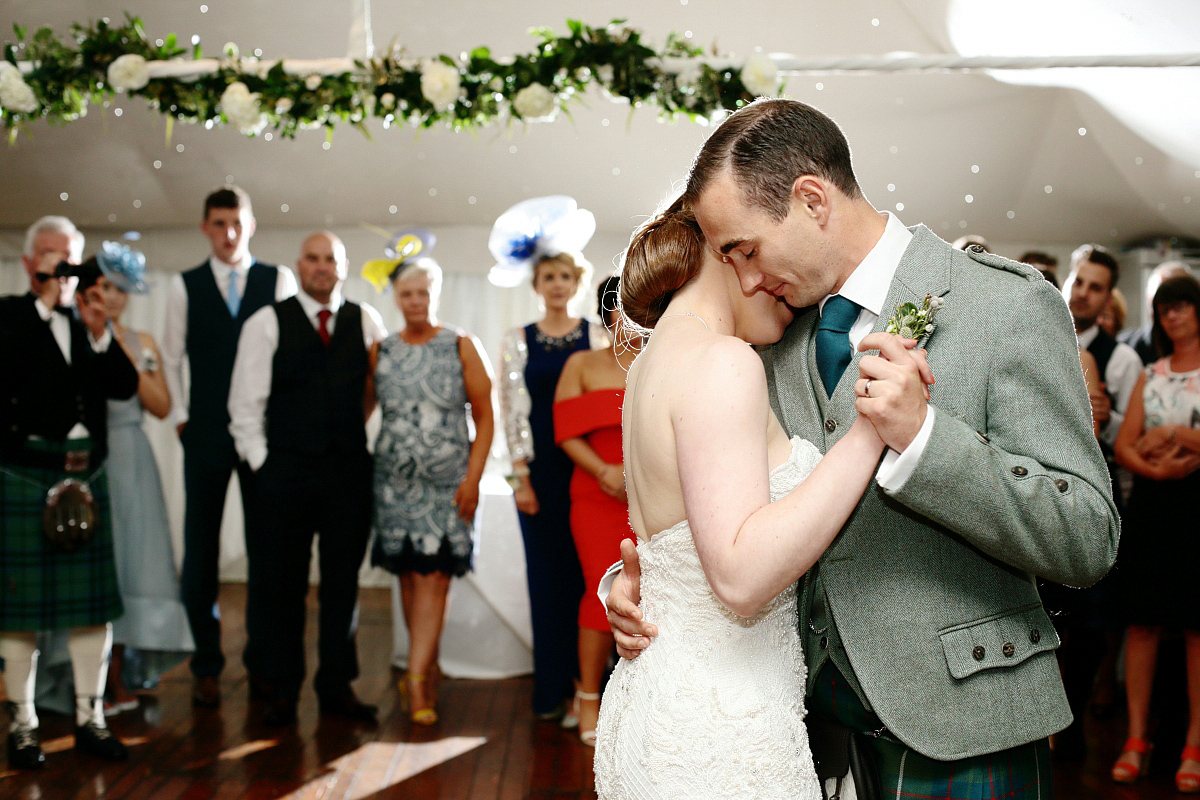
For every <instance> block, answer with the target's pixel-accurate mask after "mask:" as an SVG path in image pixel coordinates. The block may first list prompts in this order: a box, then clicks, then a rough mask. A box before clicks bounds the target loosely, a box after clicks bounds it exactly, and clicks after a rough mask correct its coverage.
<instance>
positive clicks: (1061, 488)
mask: <svg viewBox="0 0 1200 800" xmlns="http://www.w3.org/2000/svg"><path fill="white" fill-rule="evenodd" d="M684 198H685V202H687V203H688V204H689V205H690V206H691V208H692V209H693V211H694V212H695V215H696V218H697V221H698V222H699V224H700V227H701V229H702V230H703V232H704V236H705V239H706V240H707V242H708V244H709V246H710V247H711V248H713V249H714V250H715V251H717V253H718V254H720V255H721V256H722V257H723V258H724V260H725V261H726V262H727V263H729V264H730V265H731V266H732V268H733V269H734V270H736V271H737V274H738V277H739V279H740V281H741V285H742V289H743V291H745V292H754V291H757V290H760V289H761V290H765V291H768V292H771V293H773V294H775V295H777V296H779V297H782V298H783V299H785V300H786V301H787V302H788V303H789V304H790V305H792V306H794V307H796V308H799V309H802V311H801V312H800V313H799V314H798V316H797V317H796V319H795V321H794V322H793V323H792V325H791V326H790V327H789V329H788V331H787V332H786V333H785V335H784V338H783V339H782V340H781V341H780V342H779V343H778V344H776V345H775V346H774V347H773V348H772V349H771V350H769V351H767V352H765V353H764V356H763V358H764V362H765V366H766V371H767V378H768V382H769V387H770V391H771V402H772V406H773V407H774V410H775V413H776V414H777V415H778V416H779V419H780V421H781V422H782V423H783V425H784V428H786V429H787V431H788V433H789V435H792V436H797V435H798V436H802V437H804V438H806V439H808V440H810V441H812V442H814V443H815V444H817V446H818V447H820V448H821V449H822V450H823V451H824V450H828V448H830V447H832V446H833V444H834V443H835V442H837V440H838V439H839V438H840V437H841V435H842V434H843V433H844V432H845V431H847V430H849V428H850V424H851V422H853V420H854V417H855V414H856V413H861V414H864V415H866V416H868V417H869V418H870V419H871V421H872V422H873V423H874V424H875V426H876V427H877V428H878V430H879V432H880V435H881V437H882V438H883V440H884V441H885V442H886V443H887V445H888V447H889V450H888V453H887V455H886V456H885V457H884V459H883V462H882V464H881V466H880V469H879V471H878V472H877V474H876V480H875V481H874V482H873V483H872V485H871V486H870V487H869V488H868V490H867V492H866V494H865V495H864V497H863V499H862V500H861V501H860V503H859V506H858V508H857V510H856V511H855V512H854V514H853V515H852V516H851V518H850V521H849V522H848V523H847V524H846V527H845V528H844V529H843V530H842V532H841V533H840V534H839V536H838V538H837V539H835V540H834V542H833V544H832V545H830V547H829V549H828V550H827V551H826V552H825V554H824V555H823V556H822V557H821V559H820V561H819V562H818V563H817V564H816V565H814V566H813V568H812V569H811V570H810V571H809V573H808V574H807V575H806V576H805V577H804V579H803V583H802V587H801V589H802V592H801V597H800V601H799V602H800V625H801V635H802V637H803V641H804V650H805V657H806V659H807V661H808V686H807V692H808V695H809V701H808V706H809V709H810V713H812V714H814V715H820V716H825V717H827V718H831V719H834V720H836V721H837V722H840V723H842V724H843V725H847V726H849V727H851V728H853V729H855V730H857V731H858V732H860V733H863V734H867V735H868V736H869V737H870V738H869V742H870V748H871V750H872V751H873V754H874V760H875V762H876V764H877V767H878V771H879V773H880V780H881V784H882V788H883V792H884V794H885V795H886V796H892V795H893V793H894V792H895V793H903V795H904V796H926V797H938V798H954V797H960V796H963V797H965V796H972V797H974V796H983V797H1001V796H1003V797H1010V798H1024V797H1030V798H1033V797H1048V796H1049V795H1050V764H1049V760H1048V746H1047V744H1046V740H1047V737H1048V736H1049V735H1050V734H1052V733H1054V732H1055V731H1058V730H1061V729H1062V728H1064V727H1065V726H1066V725H1067V724H1068V723H1069V722H1070V720H1071V714H1070V711H1069V709H1068V707H1067V700H1066V697H1065V695H1064V693H1063V688H1062V681H1061V679H1060V678H1059V673H1058V667H1057V664H1056V662H1055V658H1054V649H1055V648H1056V647H1057V646H1058V639H1057V636H1056V635H1055V633H1054V627H1053V625H1052V624H1051V623H1050V620H1049V618H1048V617H1047V616H1046V613H1045V611H1043V609H1042V606H1041V602H1040V601H1039V599H1038V594H1037V590H1036V589H1035V587H1034V577H1033V576H1035V575H1039V576H1042V577H1045V578H1047V579H1049V580H1052V581H1056V582H1059V583H1065V584H1068V585H1071V586H1086V585H1089V584H1091V583H1094V582H1096V581H1097V580H1099V579H1100V577H1102V576H1103V575H1104V573H1105V572H1106V571H1107V570H1108V568H1109V567H1110V566H1111V564H1112V562H1113V559H1114V558H1115V555H1116V548H1117V537H1118V523H1117V516H1116V511H1115V509H1114V507H1113V503H1112V498H1111V491H1110V486H1109V479H1108V473H1107V471H1106V469H1105V466H1104V459H1103V457H1102V456H1101V454H1100V450H1099V448H1098V446H1097V445H1096V440H1095V439H1094V437H1093V436H1092V428H1091V415H1090V412H1089V406H1088V395H1087V390H1086V388H1085V387H1084V382H1083V376H1082V373H1081V371H1080V368H1079V357H1078V351H1077V344H1076V341H1075V335H1074V330H1073V327H1072V323H1071V317H1070V315H1069V314H1068V313H1067V309H1066V307H1065V306H1064V304H1063V302H1062V298H1061V297H1060V296H1059V295H1058V294H1057V293H1056V292H1055V291H1054V290H1053V288H1052V287H1051V286H1050V285H1049V284H1048V283H1046V282H1045V281H1044V280H1043V279H1042V277H1041V276H1040V275H1039V274H1038V273H1037V272H1035V271H1034V270H1033V269H1031V268H1029V267H1026V266H1024V265H1022V264H1017V263H1014V262H1011V261H1008V260H1006V259H1003V258H1000V257H998V256H994V255H991V254H988V253H986V252H983V251H981V250H978V249H976V248H972V249H971V250H969V251H967V252H961V251H956V250H953V249H952V248H951V247H950V245H948V244H947V243H945V242H944V241H942V240H941V239H939V238H938V237H937V236H935V235H934V234H933V233H931V232H930V231H929V230H928V229H927V228H925V227H923V226H917V227H915V228H912V229H906V228H905V227H904V226H903V225H901V224H900V222H899V221H898V220H897V219H896V218H895V217H894V216H892V215H890V214H881V213H879V212H877V211H876V210H875V209H874V208H873V207H872V206H871V205H870V203H869V202H868V201H867V200H866V198H865V197H864V196H863V194H862V192H861V190H860V189H859V187H858V184H857V181H856V179H855V177H854V173H853V170H852V168H851V163H850V149H849V145H848V144H847V142H846V140H845V137H844V136H843V135H842V132H841V130H840V129H839V128H838V127H837V125H836V124H835V123H834V122H833V120H831V119H829V118H828V117H826V116H824V115H823V114H821V113H820V112H818V111H816V110H815V109H813V108H811V107H809V106H806V105H804V104H803V103H799V102H795V101H790V100H762V101H758V102H756V103H753V104H751V105H750V106H748V107H747V108H744V109H742V110H740V111H738V112H737V113H735V114H733V115H732V116H730V117H729V118H728V119H727V120H726V121H725V122H724V123H723V124H722V125H721V126H720V128H718V129H717V130H716V131H715V132H714V133H713V135H712V136H711V137H710V138H709V139H708V141H707V142H706V143H705V145H704V147H703V148H702V149H701V151H700V153H699V155H698V156H697V158H696V160H695V162H694V163H693V166H692V172H691V175H690V177H689V180H688V186H687V190H686V192H685V195H684ZM927 295H931V296H932V297H934V298H942V300H943V305H942V308H941V309H940V310H939V311H938V312H937V314H936V316H935V318H934V320H933V325H934V329H933V331H932V332H931V333H929V334H927V339H928V341H927V342H923V346H925V347H926V348H927V349H928V360H929V364H930V366H931V367H932V369H933V372H934V375H935V376H936V379H937V385H936V386H934V387H932V390H931V391H932V399H931V400H930V401H928V402H927V401H926V397H925V392H924V388H925V387H924V386H923V385H922V382H921V380H920V378H919V376H918V370H917V363H916V361H915V359H914V357H913V356H912V355H910V354H909V352H908V351H906V350H904V349H903V348H901V347H898V346H896V345H894V340H892V339H890V338H889V337H886V336H882V335H880V334H881V333H882V332H883V331H884V330H885V329H886V327H887V321H888V318H889V317H890V316H891V314H892V312H893V310H894V309H895V308H896V306H897V305H898V304H900V303H906V302H911V303H915V304H917V305H918V306H919V305H920V304H921V302H922V300H923V299H924V298H925V297H926V296H927ZM869 350H881V355H864V353H863V351H869ZM623 556H624V557H625V569H624V570H623V571H622V572H621V574H620V575H619V576H618V577H617V578H616V581H615V582H614V584H613V588H612V592H611V593H610V594H609V597H608V600H607V604H608V608H609V620H610V622H611V623H612V625H613V628H614V633H615V634H616V636H617V643H618V647H619V649H620V650H621V652H622V655H625V656H627V657H631V656H635V655H636V653H637V651H638V650H640V649H641V648H643V647H645V646H647V645H648V644H649V642H650V639H649V637H650V636H652V635H654V634H655V633H656V631H655V629H654V627H653V626H652V625H649V624H647V623H644V622H642V621H641V620H640V619H639V618H638V617H640V612H637V611H636V608H635V604H636V602H637V601H638V598H639V586H638V580H639V571H638V568H637V560H636V554H634V553H633V552H632V547H629V548H628V549H627V550H624V551H623ZM981 784H982V786H983V789H984V794H982V795H978V794H973V792H975V791H977V790H978V788H979V787H980V785H981ZM962 792H967V794H961V793H962ZM897 796H900V795H899V794H897Z"/></svg>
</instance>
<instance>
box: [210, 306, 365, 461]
mask: <svg viewBox="0 0 1200 800" xmlns="http://www.w3.org/2000/svg"><path fill="white" fill-rule="evenodd" d="M296 299H297V300H299V301H300V306H301V307H302V308H303V309H304V313H305V314H306V315H307V316H308V319H309V321H310V322H311V323H312V325H313V328H314V329H317V330H320V320H319V319H318V315H319V314H320V313H321V311H323V310H328V311H330V312H332V316H330V318H329V322H328V324H327V328H328V330H329V333H330V335H332V334H333V329H334V325H335V320H336V319H337V312H338V309H340V308H341V307H342V303H344V302H345V300H343V298H342V293H341V292H340V291H338V290H334V292H333V295H332V296H331V297H330V298H329V302H328V303H326V304H324V305H322V304H321V303H318V302H317V301H316V300H314V299H313V298H311V297H309V296H308V295H307V294H305V293H304V292H299V293H298V294H297V295H296ZM361 307H362V334H363V344H365V345H366V346H367V348H370V347H371V345H373V344H375V343H376V342H379V341H382V340H383V339H384V338H386V337H387V331H385V330H384V327H383V319H382V318H381V317H380V316H379V312H378V311H376V310H375V309H374V308H372V307H371V306H369V305H367V304H366V303H362V304H361ZM278 347H279V315H278V314H276V313H275V308H274V307H273V306H266V307H264V308H260V309H259V310H258V311H255V312H254V314H253V315H252V316H251V317H250V319H248V320H246V324H245V325H243V326H242V335H241V338H239V339H238V351H237V359H236V360H235V361H234V362H233V379H232V381H231V383H230V386H229V419H230V422H229V432H230V433H231V434H233V445H234V447H235V448H236V449H237V453H238V456H240V457H241V458H242V460H244V461H245V462H246V463H247V464H249V465H250V468H251V469H253V470H255V471H257V470H258V468H259V467H261V466H262V465H263V462H264V461H266V460H267V399H268V398H269V397H270V395H271V375H272V369H273V367H274V363H275V350H276V349H277V348H278ZM364 424H366V423H365V421H364Z"/></svg>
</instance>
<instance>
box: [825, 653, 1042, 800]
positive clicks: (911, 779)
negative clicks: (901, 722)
mask: <svg viewBox="0 0 1200 800" xmlns="http://www.w3.org/2000/svg"><path fill="white" fill-rule="evenodd" d="M808 702H809V713H816V714H819V715H821V716H825V717H828V718H830V719H835V720H837V721H838V722H841V723H842V724H843V725H846V726H848V727H850V728H852V729H854V730H856V731H858V732H860V733H868V732H871V731H876V732H878V731H879V730H881V729H882V727H883V726H882V723H881V722H880V721H879V718H878V717H877V716H875V714H874V713H872V712H870V711H868V710H867V709H866V708H865V707H864V706H863V704H862V701H861V700H859V699H858V695H857V694H855V693H854V690H853V689H852V688H851V686H850V684H849V682H848V681H847V680H846V679H845V678H844V677H843V676H842V674H841V673H840V672H839V671H838V670H837V668H836V667H835V666H834V665H833V662H832V661H829V662H826V664H825V665H824V666H823V667H822V668H821V671H820V672H819V673H818V674H817V682H816V685H815V686H814V687H813V694H812V696H811V697H810V698H808ZM929 713H931V714H934V713H937V710H936V709H930V712H929ZM869 741H870V743H871V746H872V749H874V751H875V760H876V764H877V765H878V767H879V788H880V793H881V794H882V795H883V797H885V798H893V797H894V798H906V799H908V800H1052V798H1053V797H1054V788H1053V785H1054V784H1053V767H1052V765H1051V763H1050V743H1049V742H1048V741H1047V740H1046V739H1039V740H1037V741H1034V742H1030V743H1029V744H1023V745H1020V746H1018V747H1013V748H1010V749H1008V750H1001V751H999V752H997V753H986V754H984V755H980V756H972V757H971V758H960V759H957V760H955V761H935V760H934V759H932V758H928V757H927V756H923V755H921V754H920V753H918V752H917V751H915V750H913V749H911V748H909V747H907V746H905V745H904V744H903V743H901V742H899V741H897V740H896V739H893V738H891V736H890V735H888V734H884V735H882V736H878V737H876V738H871V739H870V740H869Z"/></svg>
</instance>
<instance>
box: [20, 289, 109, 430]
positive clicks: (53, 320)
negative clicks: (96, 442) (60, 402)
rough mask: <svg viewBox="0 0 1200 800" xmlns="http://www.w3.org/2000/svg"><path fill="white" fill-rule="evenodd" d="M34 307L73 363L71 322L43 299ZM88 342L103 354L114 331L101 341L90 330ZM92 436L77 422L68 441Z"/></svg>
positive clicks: (93, 348) (105, 334)
mask: <svg viewBox="0 0 1200 800" xmlns="http://www.w3.org/2000/svg"><path fill="white" fill-rule="evenodd" d="M33 307H34V308H36V309H37V313H38V316H39V317H41V318H42V321H43V322H46V323H49V325H50V333H52V334H54V341H55V342H57V343H58V349H59V350H61V351H62V356H63V360H64V361H66V362H67V364H70V363H71V321H70V320H68V319H67V318H66V316H64V315H63V314H59V313H56V312H55V311H54V310H53V309H51V308H50V307H49V306H47V305H46V304H45V303H43V302H42V298H40V297H38V298H35V299H34V301H33ZM88 342H89V343H90V344H91V345H92V350H94V351H96V352H97V353H103V352H104V351H105V350H107V349H108V346H109V345H110V344H112V331H110V330H109V329H108V328H105V329H104V333H102V334H101V335H100V338H99V339H96V338H93V336H92V331H91V329H88ZM14 402H15V401H14ZM90 435H91V434H90V433H89V432H88V429H87V427H86V426H85V425H84V424H83V423H82V422H76V423H75V427H73V428H71V430H70V431H68V432H67V438H68V439H84V438H86V437H88V436H90Z"/></svg>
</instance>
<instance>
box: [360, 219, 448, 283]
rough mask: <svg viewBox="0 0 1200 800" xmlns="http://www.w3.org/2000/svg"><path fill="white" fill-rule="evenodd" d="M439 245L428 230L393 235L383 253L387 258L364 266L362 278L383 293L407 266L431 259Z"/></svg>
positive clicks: (404, 231) (414, 230)
mask: <svg viewBox="0 0 1200 800" xmlns="http://www.w3.org/2000/svg"><path fill="white" fill-rule="evenodd" d="M435 244H437V237H436V236H434V235H433V231H431V230H428V229H426V228H405V229H404V230H402V231H397V232H396V233H394V234H392V238H391V239H389V240H388V243H387V247H385V248H384V249H383V253H384V255H385V256H387V258H374V259H371V260H370V261H368V262H367V263H365V264H363V266H362V276H363V277H364V278H366V279H367V280H368V281H370V282H371V284H372V285H373V286H374V287H375V290H376V291H379V292H382V291H383V290H384V289H385V288H386V287H387V285H388V283H389V282H390V281H391V280H392V278H393V277H394V276H395V274H396V272H397V271H398V270H399V269H400V268H401V267H403V266H404V265H405V264H410V263H412V262H413V261H415V260H416V259H417V258H429V255H430V251H431V250H433V246H434V245H435Z"/></svg>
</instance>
